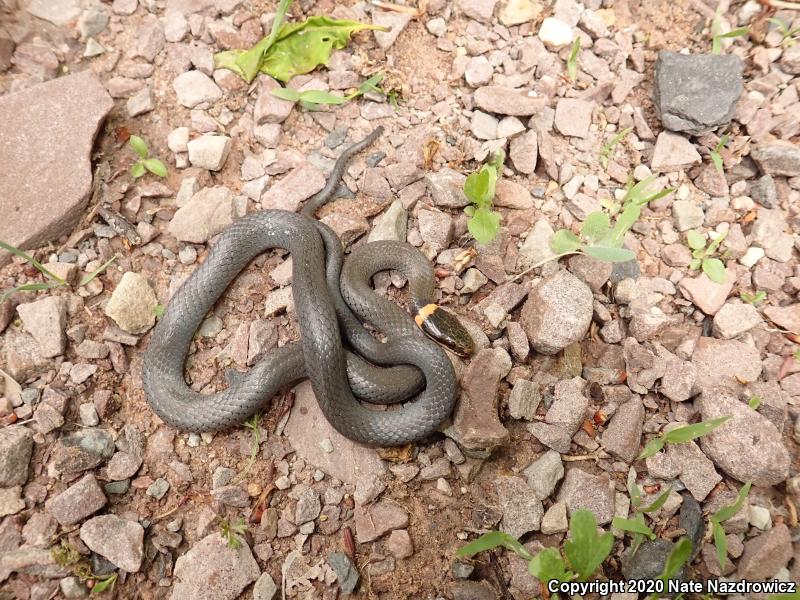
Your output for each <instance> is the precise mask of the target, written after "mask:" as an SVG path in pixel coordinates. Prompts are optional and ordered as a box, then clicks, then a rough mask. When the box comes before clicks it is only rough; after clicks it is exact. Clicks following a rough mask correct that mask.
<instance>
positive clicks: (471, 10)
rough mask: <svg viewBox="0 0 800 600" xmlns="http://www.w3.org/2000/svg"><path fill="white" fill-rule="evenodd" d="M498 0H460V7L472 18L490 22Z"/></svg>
mask: <svg viewBox="0 0 800 600" xmlns="http://www.w3.org/2000/svg"><path fill="white" fill-rule="evenodd" d="M496 4H497V0H458V7H459V8H460V9H461V12H463V13H464V14H465V15H467V16H468V17H469V18H470V19H475V20H476V21H481V22H482V23H489V22H490V21H491V20H492V16H493V15H494V7H495V5H496Z"/></svg>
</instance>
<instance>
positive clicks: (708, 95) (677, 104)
mask: <svg viewBox="0 0 800 600" xmlns="http://www.w3.org/2000/svg"><path fill="white" fill-rule="evenodd" d="M741 93H742V61H741V60H740V59H739V57H738V56H734V55H733V54H726V55H714V54H691V55H687V54H678V53H675V52H669V51H666V50H662V51H661V52H659V54H658V61H656V81H655V90H654V95H655V104H656V107H657V108H658V110H659V112H660V113H661V122H662V124H663V125H664V127H665V128H667V129H670V130H672V131H685V132H688V133H692V134H696V135H699V134H702V133H706V132H708V131H710V130H712V129H713V128H715V127H718V126H720V125H726V124H728V123H729V122H730V120H731V117H732V116H733V113H734V110H735V109H736V102H737V101H738V100H739V96H740V95H741Z"/></svg>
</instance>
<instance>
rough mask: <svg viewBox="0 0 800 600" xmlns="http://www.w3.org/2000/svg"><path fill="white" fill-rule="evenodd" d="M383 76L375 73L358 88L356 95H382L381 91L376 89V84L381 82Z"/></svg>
mask: <svg viewBox="0 0 800 600" xmlns="http://www.w3.org/2000/svg"><path fill="white" fill-rule="evenodd" d="M384 77H385V75H384V74H383V73H375V75H373V76H372V77H370V78H369V79H367V80H366V81H365V82H364V83H362V84H361V85H359V86H358V92H357V94H367V93H369V92H377V93H378V94H383V90H382V89H381V88H379V87H378V84H379V83H380V82H381V81H383V79H384Z"/></svg>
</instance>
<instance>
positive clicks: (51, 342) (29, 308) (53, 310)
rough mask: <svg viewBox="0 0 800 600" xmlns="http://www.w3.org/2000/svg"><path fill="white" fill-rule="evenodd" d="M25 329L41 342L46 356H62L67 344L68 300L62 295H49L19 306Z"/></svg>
mask: <svg viewBox="0 0 800 600" xmlns="http://www.w3.org/2000/svg"><path fill="white" fill-rule="evenodd" d="M17 313H19V316H20V318H21V319H22V324H23V325H24V326H25V329H27V330H28V332H29V333H30V334H31V335H32V336H33V339H35V340H36V342H37V343H38V344H39V352H40V353H41V355H42V356H44V357H45V358H52V357H54V356H60V355H61V354H63V353H64V348H65V347H66V345H67V336H66V334H65V333H64V329H65V328H66V325H67V302H66V300H65V299H64V298H62V297H60V296H48V297H46V298H42V299H41V300H36V301H35V302H28V303H26V304H20V305H19V306H17Z"/></svg>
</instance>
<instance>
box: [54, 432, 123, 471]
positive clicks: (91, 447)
mask: <svg viewBox="0 0 800 600" xmlns="http://www.w3.org/2000/svg"><path fill="white" fill-rule="evenodd" d="M112 454H114V440H113V439H112V437H111V435H109V434H108V433H107V432H106V431H104V430H102V429H83V430H80V431H76V432H75V433H71V434H69V435H67V436H65V437H63V438H61V440H60V441H59V443H58V446H56V450H55V452H54V463H55V467H56V470H58V471H60V472H61V473H65V474H67V473H78V472H80V471H86V470H88V469H94V468H95V467H96V466H97V465H99V464H100V463H101V462H103V460H105V459H108V458H111V455H112Z"/></svg>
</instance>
